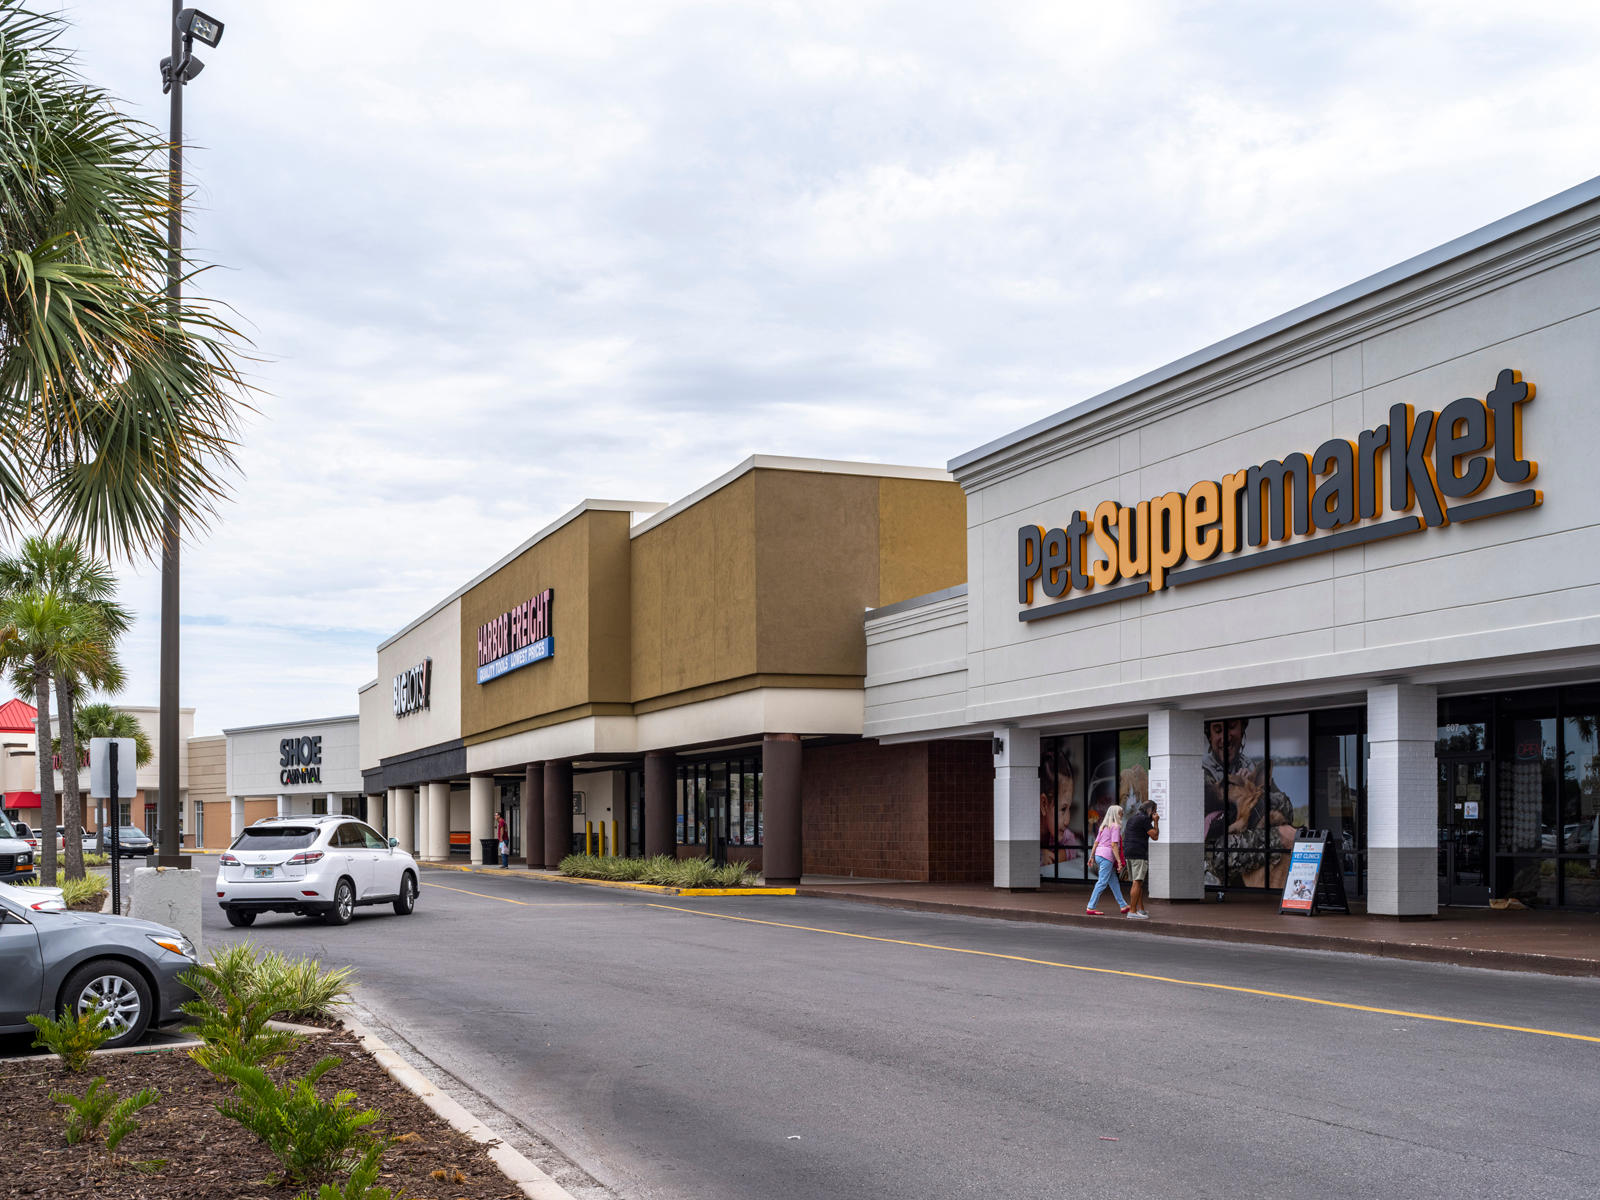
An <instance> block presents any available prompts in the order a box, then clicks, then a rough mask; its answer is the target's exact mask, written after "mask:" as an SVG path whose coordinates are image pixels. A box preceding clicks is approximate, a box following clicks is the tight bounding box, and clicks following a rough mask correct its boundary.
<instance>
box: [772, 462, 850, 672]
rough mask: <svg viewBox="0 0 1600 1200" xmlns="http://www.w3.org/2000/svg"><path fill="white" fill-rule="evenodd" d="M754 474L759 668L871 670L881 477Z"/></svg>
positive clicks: (809, 670)
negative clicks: (865, 619) (866, 629)
mask: <svg viewBox="0 0 1600 1200" xmlns="http://www.w3.org/2000/svg"><path fill="white" fill-rule="evenodd" d="M753 474H754V475H755V478H756V487H757V494H756V522H757V532H758V536H757V541H756V578H757V581H758V586H759V589H760V590H759V592H758V595H757V601H756V603H757V610H756V611H757V627H758V637H759V651H758V661H759V663H760V667H759V669H760V670H761V671H762V672H763V673H776V674H796V675H865V674H866V670H867V649H866V639H865V636H864V635H863V632H862V625H861V614H862V613H863V612H864V611H865V610H866V609H868V608H871V607H873V606H875V605H876V604H877V602H878V480H877V479H876V478H873V477H871V476H859V475H823V474H813V473H811V472H805V471H756V472H753Z"/></svg>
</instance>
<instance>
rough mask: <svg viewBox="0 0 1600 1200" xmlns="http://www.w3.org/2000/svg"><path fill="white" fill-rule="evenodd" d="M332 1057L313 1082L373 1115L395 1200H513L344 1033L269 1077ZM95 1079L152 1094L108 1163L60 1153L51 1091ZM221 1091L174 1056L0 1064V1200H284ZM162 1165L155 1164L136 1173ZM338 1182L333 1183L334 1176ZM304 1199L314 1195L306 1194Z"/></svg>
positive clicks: (498, 1178)
mask: <svg viewBox="0 0 1600 1200" xmlns="http://www.w3.org/2000/svg"><path fill="white" fill-rule="evenodd" d="M328 1055H337V1056H340V1057H341V1058H343V1060H344V1061H343V1062H342V1063H340V1065H339V1066H337V1067H335V1068H333V1069H332V1070H331V1071H329V1072H328V1073H327V1074H326V1075H324V1076H323V1077H322V1079H321V1081H320V1082H319V1083H318V1084H317V1094H318V1095H320V1096H322V1097H323V1098H325V1099H326V1098H328V1097H331V1096H332V1095H333V1093H334V1092H335V1091H339V1090H342V1089H346V1088H348V1089H350V1090H351V1091H354V1092H355V1093H356V1097H357V1104H358V1106H359V1107H361V1108H376V1109H377V1110H378V1111H379V1112H380V1113H381V1114H382V1119H381V1120H380V1121H378V1122H377V1123H376V1124H374V1125H372V1126H369V1127H368V1128H369V1130H371V1131H374V1132H376V1133H377V1134H378V1135H380V1136H384V1137H387V1138H389V1139H393V1140H392V1141H391V1144H390V1146H389V1149H388V1150H387V1151H386V1152H385V1154H384V1156H383V1173H382V1175H381V1176H380V1177H379V1180H378V1182H379V1184H380V1185H382V1186H384V1187H388V1188H393V1189H396V1191H395V1195H396V1196H402V1195H403V1196H405V1197H406V1200H520V1197H521V1196H522V1191H521V1189H520V1188H518V1187H516V1186H515V1185H514V1184H512V1183H511V1182H510V1181H509V1180H508V1179H506V1177H505V1176H504V1175H503V1174H501V1172H500V1168H499V1167H497V1166H495V1164H494V1162H493V1161H492V1160H491V1159H490V1158H489V1155H488V1153H487V1151H486V1149H485V1148H484V1147H482V1146H480V1145H478V1144H477V1143H476V1142H474V1141H472V1140H471V1139H469V1138H467V1137H466V1136H464V1135H463V1134H460V1133H457V1132H456V1131H455V1130H453V1129H451V1128H450V1126H449V1125H447V1124H445V1123H444V1122H443V1121H441V1120H440V1119H439V1118H438V1117H436V1116H434V1114H433V1112H432V1111H431V1110H430V1109H428V1107H427V1106H426V1105H424V1104H423V1103H422V1101H420V1100H418V1099H417V1098H416V1097H415V1096H413V1095H412V1094H411V1093H410V1092H408V1091H407V1090H406V1089H405V1088H403V1087H401V1086H400V1085H399V1084H398V1083H396V1082H394V1081H393V1080H392V1079H390V1078H389V1076H388V1075H387V1074H386V1073H385V1072H384V1070H383V1068H382V1067H380V1066H379V1065H378V1064H377V1063H376V1062H374V1061H373V1059H372V1056H371V1055H370V1054H368V1053H367V1052H366V1051H365V1050H363V1049H362V1048H361V1047H360V1046H359V1045H358V1044H357V1043H356V1042H355V1039H354V1038H353V1037H351V1036H350V1035H348V1034H346V1033H343V1032H339V1033H333V1034H328V1035H324V1036H318V1037H307V1038H306V1040H305V1042H304V1043H303V1044H302V1045H300V1046H299V1047H297V1048H296V1049H295V1051H294V1052H293V1054H292V1055H291V1056H290V1059H289V1061H288V1063H287V1064H286V1065H285V1066H284V1068H283V1070H282V1072H279V1073H277V1074H279V1075H280V1076H296V1075H301V1074H304V1073H305V1072H306V1071H307V1070H309V1069H310V1068H311V1066H312V1065H314V1064H315V1063H316V1062H317V1060H318V1059H320V1058H323V1057H326V1056H328ZM97 1075H104V1076H105V1077H106V1085H107V1086H108V1087H110V1088H111V1089H112V1090H114V1091H116V1092H117V1093H118V1094H119V1095H124V1096H125V1095H129V1094H131V1093H133V1092H136V1091H138V1090H139V1089H140V1088H142V1087H152V1088H155V1089H156V1090H158V1091H159V1092H160V1093H161V1098H160V1099H159V1100H158V1101H156V1102H155V1103H154V1104H152V1105H150V1106H149V1107H148V1108H146V1109H145V1110H144V1111H143V1112H141V1113H140V1114H139V1117H138V1120H139V1128H138V1129H137V1130H135V1131H134V1132H133V1133H131V1134H129V1135H128V1136H127V1137H126V1138H125V1139H123V1142H122V1144H121V1145H120V1146H119V1147H118V1148H117V1157H118V1160H119V1161H118V1162H117V1163H115V1164H108V1163H107V1162H106V1156H105V1151H104V1149H103V1147H102V1146H101V1145H100V1144H99V1143H98V1142H96V1143H94V1144H93V1145H85V1144H83V1143H79V1144H78V1145H76V1146H68V1145H67V1144H66V1136H65V1132H64V1131H65V1121H64V1117H65V1115H66V1112H67V1110H66V1109H65V1108H64V1107H62V1106H61V1105H59V1104H56V1103H54V1102H53V1101H51V1099H50V1093H51V1092H52V1091H71V1092H75V1093H77V1094H78V1095H82V1094H83V1092H84V1090H85V1089H86V1088H87V1087H88V1086H89V1083H90V1081H91V1080H92V1079H94V1077H95V1076H97ZM231 1094H232V1085H231V1084H223V1083H218V1082H217V1081H216V1080H215V1079H213V1078H212V1077H211V1075H210V1074H209V1073H208V1072H207V1071H206V1070H205V1069H204V1068H202V1067H201V1066H200V1065H199V1064H198V1063H196V1062H194V1061H193V1060H192V1059H191V1058H190V1057H189V1056H188V1054H187V1053H185V1052H184V1051H182V1050H165V1051H156V1050H151V1051H148V1052H142V1053H137V1054H98V1055H96V1056H95V1057H94V1059H93V1061H92V1062H91V1063H90V1064H89V1068H88V1070H86V1071H85V1072H84V1073H83V1074H81V1075H74V1074H72V1073H71V1072H69V1071H67V1070H66V1069H65V1068H64V1067H63V1066H62V1065H61V1060H60V1059H58V1058H57V1057H56V1056H55V1055H44V1056H41V1057H38V1058H31V1059H26V1060H18V1061H11V1062H4V1063H0V1130H4V1133H3V1134H0V1144H3V1145H4V1148H5V1154H4V1168H3V1170H0V1196H4V1197H47V1198H49V1200H89V1198H91V1197H93V1198H96V1200H99V1198H102V1197H103V1198H104V1200H293V1198H294V1197H295V1196H297V1195H299V1194H300V1192H301V1190H302V1189H301V1188H299V1187H294V1186H291V1185H289V1184H286V1183H276V1182H275V1181H276V1180H277V1178H278V1172H279V1169H280V1168H279V1165H278V1160H277V1159H275V1158H274V1157H273V1156H272V1155H271V1154H270V1153H269V1152H268V1151H267V1149H266V1147H265V1146H263V1145H262V1144H261V1143H260V1142H259V1141H257V1140H256V1138H255V1135H254V1134H252V1133H251V1132H250V1131H249V1130H248V1129H246V1128H245V1127H244V1126H242V1125H240V1124H238V1123H237V1122H235V1121H230V1120H229V1119H227V1118H226V1117H224V1116H222V1115H221V1114H220V1113H218V1112H217V1110H216V1107H215V1105H216V1103H217V1102H218V1101H219V1100H225V1099H227V1098H228V1097H229V1096H230V1095H231ZM160 1159H164V1160H166V1161H165V1165H162V1166H153V1165H147V1166H145V1167H140V1166H136V1165H134V1164H135V1163H136V1162H143V1163H146V1164H150V1162H151V1160H160ZM337 1182H338V1183H340V1184H341V1185H342V1184H343V1178H342V1177H341V1178H340V1179H338V1180H337ZM310 1190H311V1192H312V1194H313V1195H315V1194H316V1189H315V1188H314V1187H313V1188H312V1189H310Z"/></svg>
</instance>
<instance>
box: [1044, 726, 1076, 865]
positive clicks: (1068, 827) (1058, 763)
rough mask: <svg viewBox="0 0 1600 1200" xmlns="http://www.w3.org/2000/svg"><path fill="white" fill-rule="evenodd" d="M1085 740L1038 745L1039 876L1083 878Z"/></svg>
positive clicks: (1048, 740)
mask: <svg viewBox="0 0 1600 1200" xmlns="http://www.w3.org/2000/svg"><path fill="white" fill-rule="evenodd" d="M1083 747H1084V739H1083V736H1082V735H1081V734H1075V735H1072V736H1070V737H1047V738H1042V739H1040V742H1039V877H1040V878H1041V879H1082V878H1084V804H1083V796H1084V788H1085V786H1086V785H1087V779H1086V777H1085V774H1084V771H1083Z"/></svg>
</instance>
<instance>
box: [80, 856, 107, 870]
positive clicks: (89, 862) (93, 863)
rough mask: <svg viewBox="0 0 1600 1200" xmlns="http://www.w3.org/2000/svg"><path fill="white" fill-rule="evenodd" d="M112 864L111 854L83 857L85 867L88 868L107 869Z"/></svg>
mask: <svg viewBox="0 0 1600 1200" xmlns="http://www.w3.org/2000/svg"><path fill="white" fill-rule="evenodd" d="M110 864H111V855H109V854H85V855H84V856H83V865H84V866H86V867H105V866H109V865H110Z"/></svg>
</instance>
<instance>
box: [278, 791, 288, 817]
mask: <svg viewBox="0 0 1600 1200" xmlns="http://www.w3.org/2000/svg"><path fill="white" fill-rule="evenodd" d="M278 815H279V816H280V817H287V816H288V815H289V797H287V796H279V797H278Z"/></svg>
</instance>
